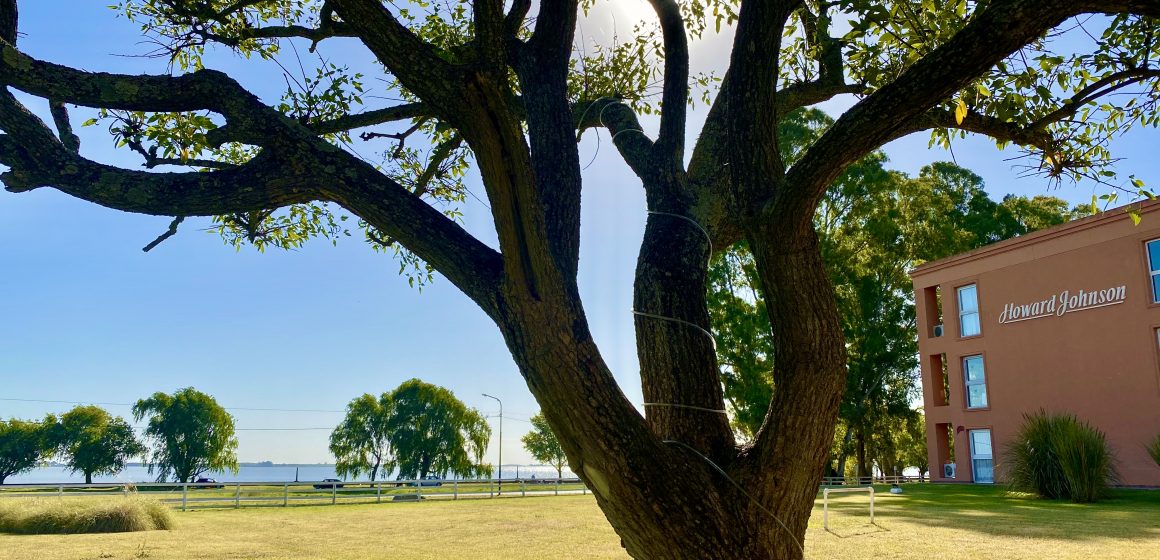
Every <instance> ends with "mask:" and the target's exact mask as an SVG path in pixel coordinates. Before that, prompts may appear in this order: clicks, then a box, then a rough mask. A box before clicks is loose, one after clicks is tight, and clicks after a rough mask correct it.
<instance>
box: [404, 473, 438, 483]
mask: <svg viewBox="0 0 1160 560" xmlns="http://www.w3.org/2000/svg"><path fill="white" fill-rule="evenodd" d="M395 480H403V479H402V478H401V477H400V478H396V479H395ZM403 484H404V483H403V482H396V483H395V486H402V485H403ZM406 485H407V486H415V485H416V484H415V481H414V480H411V481H408V482H406ZM418 486H443V479H442V478H439V477H438V476H437V475H433V474H429V475H427V476H425V477H423V478H422V479H420V480H419V484H418Z"/></svg>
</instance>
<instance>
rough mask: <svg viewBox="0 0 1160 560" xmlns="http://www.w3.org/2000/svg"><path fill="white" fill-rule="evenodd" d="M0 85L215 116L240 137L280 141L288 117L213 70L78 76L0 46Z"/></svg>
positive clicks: (76, 100) (95, 103)
mask: <svg viewBox="0 0 1160 560" xmlns="http://www.w3.org/2000/svg"><path fill="white" fill-rule="evenodd" d="M0 81H2V82H3V83H4V84H6V85H10V86H12V87H15V88H16V89H19V90H21V91H24V92H27V93H30V94H32V95H36V96H38V97H44V98H47V99H51V100H54V101H57V102H59V103H73V104H76V105H84V106H87V107H101V108H106V109H124V110H129V111H151V112H185V111H197V110H202V109H208V110H211V111H214V112H217V113H221V114H222V115H224V116H225V117H226V119H227V120H228V121H229V122H230V124H231V125H232V126H233V127H234V128H236V129H240V132H241V133H244V134H245V135H246V137H248V138H253V139H259V138H263V139H265V143H267V144H271V143H278V142H281V141H284V140H289V139H288V138H284V135H285V134H286V132H287V126H286V123H288V122H292V120H291V119H289V118H288V117H285V116H283V115H282V114H281V113H279V112H277V111H275V110H274V109H272V108H270V107H267V106H266V105H265V104H263V103H262V102H261V100H259V99H258V98H257V97H256V96H255V95H253V94H252V93H250V92H249V91H247V90H246V89H245V88H243V87H242V86H241V85H240V84H238V82H237V81H235V80H234V79H233V78H230V77H229V76H227V75H226V74H224V73H222V72H218V71H215V70H198V71H197V72H193V73H190V74H184V75H181V76H150V75H142V76H129V75H123V74H109V73H104V72H84V71H81V70H76V69H73V68H69V67H67V66H61V65H59V64H53V63H50V62H43V61H40V60H37V59H34V58H32V57H30V56H28V55H25V54H24V53H22V52H20V51H19V50H17V49H16V48H15V47H13V46H12V45H11V44H8V43H0Z"/></svg>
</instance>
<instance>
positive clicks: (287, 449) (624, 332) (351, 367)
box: [0, 0, 1160, 463]
mask: <svg viewBox="0 0 1160 560" xmlns="http://www.w3.org/2000/svg"><path fill="white" fill-rule="evenodd" d="M103 4H104V3H101V2H73V1H65V0H59V1H53V2H43V1H39V2H27V1H26V2H21V3H20V10H21V26H20V28H21V31H22V33H23V35H22V37H21V39H20V47H21V48H22V50H24V51H25V52H28V53H29V54H31V55H33V56H36V57H38V58H42V59H46V60H50V61H54V62H59V63H64V64H69V65H72V66H76V67H80V68H84V69H88V70H103V71H112V72H127V73H141V72H163V71H165V65H164V62H163V61H158V60H153V59H142V58H132V57H126V56H124V55H137V54H142V53H144V52H146V51H147V50H148V49H149V45H147V44H144V43H142V42H141V41H142V38H141V36H140V34H139V32H138V29H137V27H136V26H135V25H134V24H131V23H129V22H127V21H126V20H125V19H123V18H116V17H114V13H113V12H112V11H111V10H108V9H107V8H105V7H104V5H103ZM630 4H631V3H630ZM640 6H641V7H643V6H644V4H643V3H640ZM622 10H625V11H626V12H625V13H621V14H620V15H619V16H618V21H619V22H620V26H621V27H622V28H624V27H625V26H626V24H625V23H624V22H625V21H627V20H628V19H629V17H628V16H629V15H635V14H639V13H641V9H640V7H632V6H631V5H630V6H629V7H627V8H622ZM611 21H612V20H611V16H610V15H609V12H608V8H607V7H606V6H605V7H604V8H603V11H598V12H597V13H595V14H594V16H593V17H592V18H590V19H589V20H588V21H586V22H585V24H584V25H585V27H584V28H583V34H584V35H585V38H586V39H587V40H588V44H589V45H591V44H592V38H596V39H597V40H599V39H600V37H602V36H606V35H607V32H608V29H609V28H610V22H611ZM622 36H623V35H622ZM728 41H729V39H728V37H717V38H713V39H711V40H709V41H707V42H706V43H705V44H703V45H700V46H698V47H697V49H696V50H695V52H694V65H695V66H696V67H698V68H700V69H706V68H711V67H714V66H715V65H719V64H720V63H721V61H723V60H724V59H725V56H726V55H725V53H726V52H727V50H726V49H727V47H728ZM302 51H303V52H305V49H302ZM320 52H322V53H323V54H324V55H325V56H327V57H330V58H331V59H332V60H333V61H335V62H341V63H347V64H350V65H351V66H352V67H356V68H367V69H368V70H367V72H368V74H369V73H371V71H370V70H369V69H370V68H371V66H370V65H369V61H370V57H369V55H368V54H367V53H366V51H365V50H363V49H362V48H361V47H360V46H359V45H358V44H356V43H354V42H351V41H345V42H336V43H334V44H324V45H323V46H322V47H321V48H320ZM209 66H211V67H214V68H218V69H222V70H226V71H231V72H232V73H235V74H236V75H238V76H239V78H240V79H241V81H242V82H243V83H244V84H246V85H248V86H250V87H251V88H253V90H254V91H255V92H257V93H258V94H259V95H261V96H263V97H264V98H265V99H267V100H270V101H275V100H276V99H277V96H278V95H279V94H280V93H281V90H282V86H281V84H282V79H281V70H280V69H279V68H278V67H277V66H276V65H274V64H272V63H263V62H258V61H240V60H236V59H234V58H232V57H229V56H214V57H212V58H210V64H209ZM236 71H241V73H240V74H238V72H236ZM368 83H369V84H370V85H371V86H372V87H375V88H378V91H377V92H376V93H378V94H388V92H386V91H383V90H382V85H381V82H378V81H376V80H368ZM848 105H849V100H845V101H837V102H833V103H830V104H828V105H827V107H826V108H827V109H828V110H830V111H831V112H832V113H836V112H839V111H841V110H842V109H843V108H844V107H845V106H848ZM36 109H37V110H43V107H42V106H40V105H37V106H36ZM703 111H704V108H703V107H698V108H697V110H695V111H694V113H693V115H692V120H693V121H694V122H693V126H691V127H690V134H691V135H694V136H695V134H696V130H697V126H696V125H697V122H696V121H697V120H699V119H700V118H703ZM73 116H74V120H75V121H77V122H78V123H79V121H80V120H82V119H84V118H87V117H88V114H87V113H86V112H85V111H84V110H74V111H73ZM649 124H655V123H649V122H646V126H648V125H649ZM81 136H82V150H83V152H84V153H85V154H86V155H87V156H89V157H92V158H95V159H98V160H100V161H104V162H109V163H115V164H119V165H123V166H128V167H133V166H137V165H139V163H140V160H139V158H137V157H136V156H134V155H133V154H132V153H128V152H125V151H114V150H113V149H112V143H111V141H110V140H109V139H108V137H107V135H105V133H104V132H103V127H90V128H86V129H82V130H81ZM1158 140H1160V135H1158V134H1157V133H1156V132H1155V131H1153V130H1148V131H1142V132H1137V133H1133V134H1131V135H1130V136H1129V137H1128V138H1126V139H1125V140H1123V141H1119V142H1117V145H1116V146H1115V148H1116V149H1117V151H1118V154H1119V155H1121V156H1123V157H1126V158H1127V160H1126V161H1125V162H1124V163H1123V164H1122V165H1121V167H1120V169H1121V170H1122V171H1124V172H1132V173H1135V174H1136V175H1137V176H1139V177H1141V178H1143V179H1144V180H1145V181H1146V182H1147V183H1148V184H1149V185H1157V184H1160V166H1158V165H1157V163H1156V161H1155V149H1156V146H1157V145H1160V143H1158V142H1157V141H1158ZM600 143H601V145H602V148H601V149H600V150H599V151H597V149H596V145H597V143H596V141H595V135H594V134H592V133H591V132H589V133H588V134H587V135H586V138H585V140H584V143H583V149H582V156H581V158H582V161H583V162H587V161H589V160H590V159H592V161H593V163H592V165H591V166H589V167H588V168H587V170H586V171H585V177H586V184H585V189H586V190H585V192H584V209H583V210H584V212H583V217H582V223H583V229H582V235H583V237H582V249H581V251H582V254H581V272H580V274H581V278H580V284H581V290H582V293H583V296H584V298H585V308H586V310H587V311H588V314H589V319H590V321H591V325H592V331H593V333H594V335H595V336H596V339H597V342H598V343H599V344H600V346H601V348H602V349H603V352H604V354H605V358H606V360H607V361H608V363H609V364H610V366H611V367H612V368H613V370H614V371H615V372H616V373H617V376H618V378H619V379H620V381H621V383H622V386H623V388H624V391H625V393H626V394H627V395H628V396H629V398H631V399H632V400H633V401H634V402H637V403H638V404H639V402H640V400H641V398H640V386H639V380H638V378H637V375H636V372H637V366H636V358H635V352H636V350H635V347H634V341H633V332H632V319H631V316H630V314H629V309H630V307H631V301H632V297H631V296H632V270H633V266H634V263H635V258H636V249H637V245H638V243H639V240H640V235H641V232H642V231H643V224H644V202H643V197H642V196H641V192H640V189H639V181H638V180H637V179H636V178H635V177H634V176H633V175H632V174H631V173H630V172H629V170H628V168H627V167H626V166H625V165H624V164H623V163H622V162H621V161H620V160H619V158H618V156H617V155H616V154H615V151H614V150H613V149H612V148H611V146H610V143H609V141H608V137H607V135H604V137H603V138H602V141H601V142H600ZM926 144H927V138H926V136H925V135H920V136H917V137H912V138H908V139H904V140H902V141H899V142H896V143H894V144H892V145H891V146H890V147H889V149H888V153H889V154H890V157H891V165H892V167H894V168H896V169H900V170H903V171H906V172H910V173H915V172H917V170H918V169H919V168H920V167H921V166H922V165H924V164H926V163H929V162H931V161H935V160H940V159H949V157H950V155H949V154H947V153H946V152H942V151H931V150H927V148H926ZM1012 155H1014V152H1010V151H1009V152H1002V153H1001V152H998V151H996V150H995V148H994V146H993V144H992V143H991V142H990V141H988V140H986V139H968V140H966V141H961V142H959V143H957V144H956V147H955V152H954V156H955V157H956V159H957V161H958V163H960V164H961V165H964V166H966V167H968V168H970V169H972V170H974V171H975V172H976V173H979V174H980V175H982V176H983V177H984V178H985V179H986V181H987V186H988V191H989V192H990V193H991V194H992V196H994V197H996V198H998V197H1001V196H1002V195H1003V194H1006V193H1018V194H1027V195H1033V194H1040V193H1044V192H1045V191H1046V189H1047V183H1046V182H1045V181H1043V180H1042V179H1039V178H1031V179H1018V178H1016V174H1017V173H1016V171H1015V170H1012V169H1011V168H1010V165H1009V163H1008V162H1005V161H1003V160H1004V158H1007V157H1011V156H1012ZM470 187H471V189H472V191H473V192H475V193H476V194H478V195H480V196H482V194H483V189H482V187H481V186H480V185H479V182H478V180H477V179H474V178H473V179H472V180H471V182H470ZM1098 192H1101V193H1102V192H1103V191H1102V190H1100V191H1098ZM1051 194H1054V195H1057V196H1061V197H1063V198H1067V199H1069V200H1072V201H1076V202H1079V201H1085V200H1089V199H1090V197H1091V194H1092V187H1091V186H1083V185H1081V186H1075V187H1064V188H1063V189H1062V190H1058V191H1053V192H1051ZM466 211H467V215H466V218H465V222H466V226H467V227H468V229H469V230H470V231H472V232H473V233H475V234H476V235H478V236H479V237H480V238H481V239H484V240H485V241H487V242H489V243H493V240H494V233H493V231H492V227H491V221H490V217H489V216H488V215H487V213H486V209H485V208H483V207H482V206H481V205H480V204H478V203H476V202H475V201H474V200H470V201H469V204H468V205H467V207H466ZM168 223H169V219H168V218H163V217H148V216H139V215H131V214H123V213H119V212H115V211H112V210H107V209H104V208H100V207H98V206H95V205H91V204H87V203H84V202H80V201H77V200H74V199H71V198H69V197H68V196H65V195H63V194H60V193H58V192H56V191H54V190H52V189H48V188H44V189H38V190H36V191H33V192H30V193H25V194H21V195H14V194H10V193H7V192H0V398H3V399H42V400H62V401H85V402H108V403H128V402H132V401H134V400H136V399H138V398H140V397H144V396H146V395H148V394H151V393H152V392H154V391H166V392H169V391H173V390H174V389H177V388H181V387H185V386H193V387H196V388H197V389H199V390H201V391H205V392H207V393H209V394H211V395H213V396H215V397H216V398H217V399H218V401H219V402H220V403H221V404H222V405H223V406H226V407H235V408H236V407H241V408H280V409H322V410H334V411H337V410H341V409H342V408H343V407H344V406H345V405H346V403H347V402H348V401H349V400H350V399H352V398H353V397H355V396H357V395H359V394H362V393H364V392H371V393H379V392H382V391H385V390H389V389H391V388H393V387H395V386H396V385H398V384H399V383H400V382H401V381H403V380H405V379H408V378H410V377H419V378H422V379H424V380H426V381H429V382H432V383H436V384H439V385H443V386H446V387H448V388H449V389H451V390H452V391H454V392H455V394H456V395H457V396H458V397H459V398H461V399H462V400H464V401H465V402H466V403H468V404H469V405H471V406H475V407H477V408H479V409H480V410H481V411H483V412H484V413H486V414H496V413H497V412H498V409H497V407H496V405H495V402H494V401H492V400H490V399H486V398H484V397H482V396H481V393H484V392H487V393H491V394H493V395H496V396H498V397H500V398H501V399H503V401H504V414H505V416H507V417H510V418H511V420H507V421H505V422H504V426H503V428H504V462H505V463H529V462H531V459H530V458H529V457H528V456H527V454H526V453H525V452H524V451H523V450H522V448H521V446H520V444H519V436H520V435H522V434H523V433H524V432H526V431H527V430H528V424H527V423H526V422H525V421H521V420H526V419H527V418H528V417H529V416H531V415H532V414H534V413H535V412H536V411H537V409H538V407H537V405H536V404H535V401H534V400H533V399H532V397H531V395H530V393H529V392H528V390H527V388H526V386H525V384H524V382H523V380H522V379H521V378H520V376H519V373H518V372H517V370H516V367H515V365H514V363H513V362H512V360H511V358H510V356H509V355H508V352H507V350H506V348H505V347H504V345H503V341H502V339H501V338H500V335H499V333H498V331H497V329H496V328H495V327H494V325H492V324H491V323H490V321H489V320H488V319H487V318H486V317H485V316H484V315H483V313H482V312H481V311H479V310H478V309H477V308H476V307H475V306H474V304H472V303H471V302H470V301H469V300H468V299H467V298H466V297H464V296H463V295H461V294H460V293H458V292H457V291H456V290H455V289H454V288H453V287H452V286H451V285H450V284H449V283H448V282H446V281H444V280H442V279H438V280H437V281H436V282H435V283H434V285H432V286H429V287H427V288H426V289H424V290H423V292H422V293H418V292H417V291H415V290H413V289H411V288H409V287H408V285H407V282H406V281H405V279H403V278H401V277H399V276H398V274H397V269H398V265H397V264H396V263H395V262H394V261H393V260H392V259H391V258H390V257H389V256H386V255H382V254H378V253H375V252H373V251H371V250H370V249H369V248H368V247H367V246H366V245H365V244H363V243H362V242H361V241H359V240H357V239H356V238H351V239H349V240H343V241H341V242H340V243H339V244H338V246H337V247H332V246H331V245H330V244H329V243H325V242H318V243H312V244H308V245H307V246H306V247H305V248H303V249H301V250H299V251H294V252H271V253H266V254H259V253H257V252H255V251H252V250H247V249H243V250H242V251H241V252H235V251H234V250H233V249H232V248H229V247H227V246H225V245H224V244H223V243H222V241H221V239H220V238H218V237H217V236H215V235H212V234H210V233H207V232H206V231H204V229H205V228H207V227H208V226H209V221H208V219H190V220H186V222H185V223H184V224H183V225H182V226H181V229H180V232H179V233H178V235H177V236H175V237H173V238H171V239H169V240H168V241H165V242H164V243H163V244H161V245H160V246H158V247H157V248H156V249H154V250H153V251H151V252H149V253H142V252H141V247H142V246H144V245H145V244H146V243H148V242H149V241H151V240H152V239H154V238H155V237H156V236H157V235H158V234H160V233H161V232H163V231H164V230H165V228H166V226H167V225H168ZM493 244H494V243H493ZM69 407H70V405H68V404H60V403H36V402H17V401H9V400H0V417H21V418H36V417H40V416H43V415H44V414H45V413H48V412H61V411H64V410H67V409H68V408H69ZM107 408H108V409H109V410H110V411H112V412H113V413H115V414H124V415H128V408H127V407H123V406H113V405H110V406H108V407H107ZM232 412H233V414H234V415H235V417H236V418H237V425H238V427H239V428H242V431H241V432H239V440H240V446H239V457H240V458H241V459H242V460H243V461H257V460H273V461H276V462H322V461H330V460H331V457H330V455H329V452H328V451H327V448H326V441H327V436H328V433H329V432H328V430H329V428H331V427H333V426H334V425H335V424H336V423H337V422H338V421H339V419H340V418H341V413H335V412H263V411H246V410H233V411H232ZM493 426H494V424H493ZM270 428H326V430H309V429H307V430H301V431H278V430H269V429H270ZM488 458H489V460H491V461H493V462H494V461H495V448H494V444H493V447H492V449H491V450H490V451H489V456H488Z"/></svg>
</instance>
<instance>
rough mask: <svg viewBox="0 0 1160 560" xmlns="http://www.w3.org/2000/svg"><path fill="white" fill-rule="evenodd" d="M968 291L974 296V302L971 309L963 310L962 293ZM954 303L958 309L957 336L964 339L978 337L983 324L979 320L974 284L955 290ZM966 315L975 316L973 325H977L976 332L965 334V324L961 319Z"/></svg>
mask: <svg viewBox="0 0 1160 560" xmlns="http://www.w3.org/2000/svg"><path fill="white" fill-rule="evenodd" d="M968 289H970V290H971V291H972V293H973V294H974V295H975V297H974V302H972V303H973V305H972V307H971V309H964V306H963V292H964V291H966V290H968ZM955 302H956V303H957V304H958V307H959V336H960V337H963V338H966V337H968V336H979V335H981V334H983V322H982V321H981V320H980V319H979V287H978V285H976V284H967V285H965V286H959V287H958V288H955ZM968 315H974V316H975V324H976V325H978V332H974V333H971V334H967V332H966V323H964V322H963V317H966V316H968Z"/></svg>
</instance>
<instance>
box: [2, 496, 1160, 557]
mask: <svg viewBox="0 0 1160 560" xmlns="http://www.w3.org/2000/svg"><path fill="white" fill-rule="evenodd" d="M880 490H881V493H879V495H878V500H877V507H876V518H877V522H878V523H877V526H872V525H869V524H868V523H867V521H868V517H867V511H866V505H867V499H866V497H865V496H864V495H861V494H847V495H841V496H839V497H831V510H830V522H831V532H826V531H824V530H823V529H822V513H821V501H820V499H819V501H818V506H817V509H816V510H815V512H814V517H813V519H812V521H811V526H810V530H809V533H808V535H807V537H806V539H807V540H806V557H807V558H809V559H811V560H812V559H823V558H826V559H854V558H899V559H901V558H906V559H924V560H925V559H928V558H948V557H951V556H952V555H954V556H958V557H961V558H966V559H974V558H978V559H983V558H987V559H990V558H1026V559H1032V558H1035V559H1038V558H1053V559H1061V558H1075V559H1080V558H1082V559H1084V560H1087V559H1090V558H1117V559H1141V560H1143V559H1148V560H1152V559H1155V558H1160V491H1120V492H1117V493H1116V495H1115V496H1114V497H1113V498H1112V499H1110V500H1107V501H1105V502H1101V503H1099V504H1095V505H1076V504H1070V503H1063V502H1049V501H1043V500H1036V499H1031V498H1026V497H1019V496H1010V495H1007V494H1006V493H1005V492H1004V491H1003V489H1002V488H994V487H984V486H931V485H921V486H920V485H912V486H908V487H906V493H905V494H903V495H901V496H892V495H890V494H887V493H886V492H885V490H886V488H881V489H880ZM12 499H17V498H12ZM72 499H84V498H72ZM175 517H176V528H175V529H173V530H171V531H150V532H144V533H122V534H103V535H66V536H61V535H44V536H24V535H4V534H0V557H3V558H5V559H6V560H25V559H27V560H34V559H35V560H41V559H43V560H51V559H66V558H67V559H102V558H121V559H128V558H156V559H178V558H181V559H184V558H207V559H234V558H269V559H274V558H287V559H289V558H294V559H299V558H328V559H338V560H342V559H356V558H357V559H363V558H392V559H395V558H398V559H421V558H472V559H476V558H497V559H498V558H505V559H506V558H511V559H522V558H527V559H533V558H536V559H539V558H625V557H626V556H625V555H624V553H623V551H622V550H621V549H620V545H619V539H618V538H617V536H616V535H615V534H614V533H613V532H612V529H611V528H610V527H609V526H608V523H607V522H606V521H605V520H604V518H603V517H602V516H601V514H600V510H599V509H598V508H597V507H596V503H595V501H594V500H593V499H592V497H591V496H561V497H542V498H539V497H537V498H531V497H529V498H520V499H502V500H461V501H455V502H452V501H439V502H425V503H387V504H381V505H375V504H368V505H345V506H304V507H292V508H286V509H283V508H252V509H241V510H204V511H194V512H188V513H176V514H175ZM774 527H775V524H773V523H771V524H770V530H775V528H774Z"/></svg>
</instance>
